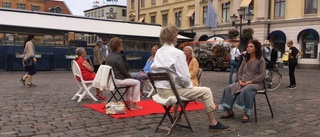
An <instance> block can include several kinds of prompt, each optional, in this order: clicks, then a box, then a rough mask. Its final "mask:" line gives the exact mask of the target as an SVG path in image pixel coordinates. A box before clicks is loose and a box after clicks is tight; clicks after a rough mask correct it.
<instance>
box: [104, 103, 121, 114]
mask: <svg viewBox="0 0 320 137" xmlns="http://www.w3.org/2000/svg"><path fill="white" fill-rule="evenodd" d="M105 107H106V114H124V113H126V107H125V105H124V104H123V103H122V102H120V101H117V102H109V103H107V104H106V106H105Z"/></svg>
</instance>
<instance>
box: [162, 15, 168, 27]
mask: <svg viewBox="0 0 320 137" xmlns="http://www.w3.org/2000/svg"><path fill="white" fill-rule="evenodd" d="M167 25H168V14H162V26H167Z"/></svg>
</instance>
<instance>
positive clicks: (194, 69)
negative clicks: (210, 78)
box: [183, 46, 199, 87]
mask: <svg viewBox="0 0 320 137" xmlns="http://www.w3.org/2000/svg"><path fill="white" fill-rule="evenodd" d="M183 52H184V54H185V55H186V58H187V63H188V68H189V73H190V79H191V82H192V85H193V86H196V87H198V86H199V81H198V71H199V63H198V61H197V59H196V58H195V57H194V52H193V49H192V47H191V46H185V47H184V48H183Z"/></svg>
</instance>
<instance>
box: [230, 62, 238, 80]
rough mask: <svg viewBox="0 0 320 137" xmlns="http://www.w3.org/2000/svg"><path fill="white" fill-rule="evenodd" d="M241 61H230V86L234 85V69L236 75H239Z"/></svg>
mask: <svg viewBox="0 0 320 137" xmlns="http://www.w3.org/2000/svg"><path fill="white" fill-rule="evenodd" d="M238 67H239V61H235V60H231V61H230V74H229V84H232V83H233V81H232V77H233V72H234V69H236V75H237V74H238Z"/></svg>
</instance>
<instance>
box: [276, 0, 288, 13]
mask: <svg viewBox="0 0 320 137" xmlns="http://www.w3.org/2000/svg"><path fill="white" fill-rule="evenodd" d="M285 9H286V1H285V0H275V2H274V16H275V17H283V16H284V13H285Z"/></svg>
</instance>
